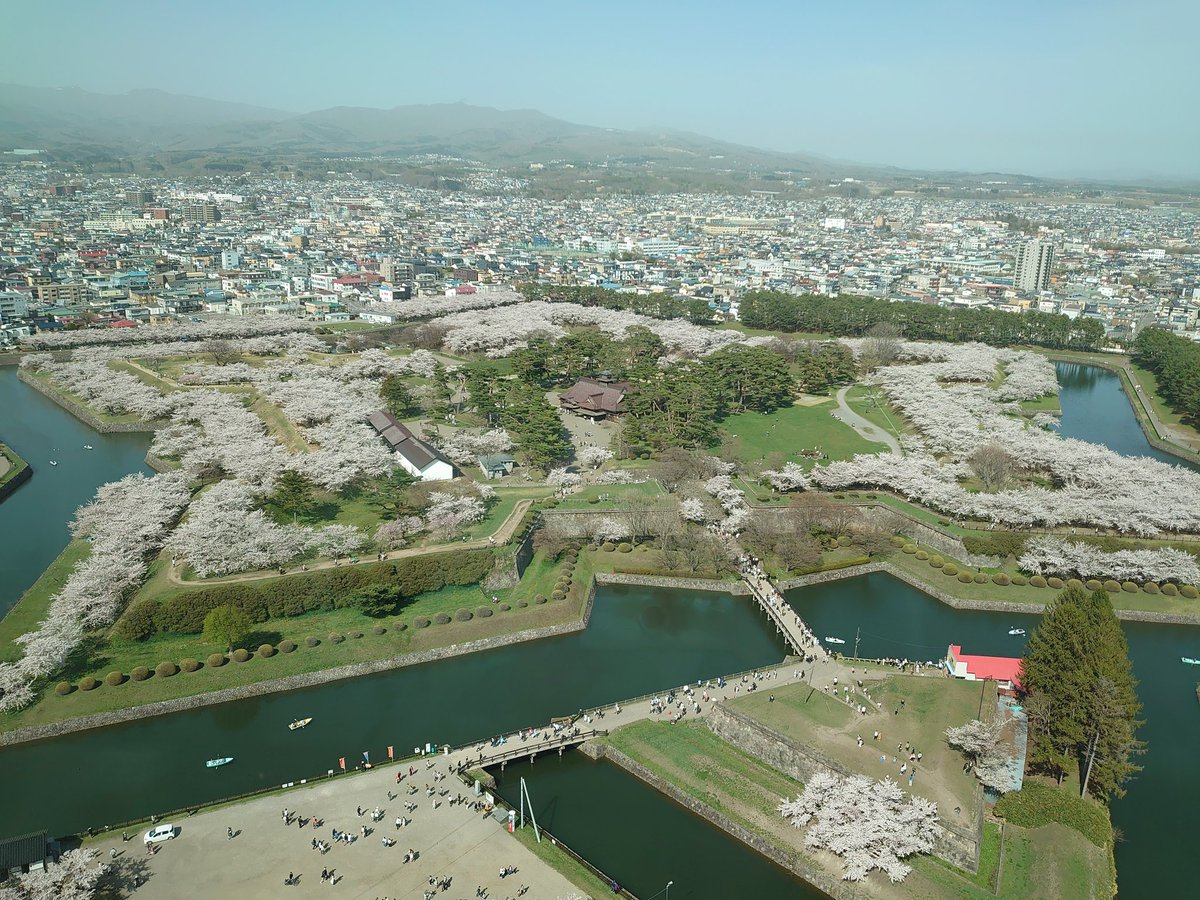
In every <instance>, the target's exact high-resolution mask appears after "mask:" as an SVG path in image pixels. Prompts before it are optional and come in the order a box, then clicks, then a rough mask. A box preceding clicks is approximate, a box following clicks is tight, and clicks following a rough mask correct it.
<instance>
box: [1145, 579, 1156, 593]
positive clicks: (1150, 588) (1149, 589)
mask: <svg viewBox="0 0 1200 900" xmlns="http://www.w3.org/2000/svg"><path fill="white" fill-rule="evenodd" d="M1142 590H1143V591H1145V592H1146V593H1147V594H1157V593H1159V590H1158V585H1157V584H1155V583H1154V582H1153V581H1147V582H1146V583H1145V584H1143V585H1142Z"/></svg>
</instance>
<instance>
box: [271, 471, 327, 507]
mask: <svg viewBox="0 0 1200 900" xmlns="http://www.w3.org/2000/svg"><path fill="white" fill-rule="evenodd" d="M314 490H315V486H314V485H313V483H312V481H311V480H309V478H308V476H307V475H302V474H300V473H299V472H297V471H295V470H294V469H287V470H286V471H284V472H282V473H280V475H279V477H278V478H276V479H275V488H274V490H272V491H271V496H270V503H271V505H272V506H274V507H275V508H276V509H278V510H279V511H280V512H283V513H285V514H287V515H290V516H296V517H298V518H301V519H303V518H307V517H308V516H309V515H311V514H312V512H313V510H314V508H315V507H316V497H315V496H314V493H313V492H314Z"/></svg>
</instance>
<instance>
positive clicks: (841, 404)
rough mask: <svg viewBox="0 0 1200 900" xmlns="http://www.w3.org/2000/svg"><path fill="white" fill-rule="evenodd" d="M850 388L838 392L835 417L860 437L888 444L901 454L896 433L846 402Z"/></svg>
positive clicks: (897, 453)
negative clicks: (856, 410) (868, 419)
mask: <svg viewBox="0 0 1200 900" xmlns="http://www.w3.org/2000/svg"><path fill="white" fill-rule="evenodd" d="M848 390H850V388H849V387H844V388H842V389H841V390H840V391H838V392H837V402H838V409H837V412H835V413H833V417H834V418H835V419H838V420H840V421H842V422H845V423H846V424H847V425H849V426H850V427H851V428H853V429H854V430H855V431H857V432H858V434H859V436H860V437H862V438H865V439H866V440H868V441H874V442H875V443H876V444H887V445H888V446H889V447H890V448H891V450H892V452H893V453H895V454H896V455H897V456H900V455H901V450H900V442H899V441H897V440H896V438H895V436H894V435H892V434H889V433H888V432H886V431H884V430H883V429H882V428H879V427H877V426H876V425H874V424H873V423H871V422H868V421H867V420H866V419H864V418H863V417H862V416H860V415H859V414H858V413H856V412H855V411H854V410H852V409H851V408H850V407H849V406H848V405H847V404H846V391H848Z"/></svg>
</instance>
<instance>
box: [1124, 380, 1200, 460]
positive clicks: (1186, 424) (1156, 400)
mask: <svg viewBox="0 0 1200 900" xmlns="http://www.w3.org/2000/svg"><path fill="white" fill-rule="evenodd" d="M1127 371H1129V372H1131V373H1132V375H1133V378H1134V380H1135V383H1136V384H1138V385H1141V388H1142V390H1141V391H1140V392H1139V396H1140V397H1141V399H1142V400H1143V401H1144V402H1147V403H1149V404H1150V408H1151V409H1153V410H1154V415H1156V416H1158V420H1159V421H1160V422H1162V423H1163V424H1164V425H1166V426H1168V427H1169V428H1171V430H1173V431H1174V432H1175V433H1176V434H1177V435H1178V436H1179V437H1180V439H1181V441H1182V443H1183V445H1184V446H1186V447H1188V448H1190V449H1191V450H1193V451H1196V452H1200V431H1198V430H1197V429H1196V426H1195V425H1194V424H1192V422H1191V420H1189V419H1187V418H1186V417H1185V416H1183V415H1182V414H1180V413H1178V412H1176V411H1175V409H1174V408H1173V407H1172V406H1171V405H1170V404H1169V403H1167V401H1166V400H1164V399H1163V397H1162V394H1160V393H1159V390H1158V376H1156V375H1155V374H1154V373H1153V372H1151V371H1150V370H1149V369H1143V368H1142V367H1141V366H1139V365H1137V364H1135V363H1130V365H1129V369H1128V370H1127Z"/></svg>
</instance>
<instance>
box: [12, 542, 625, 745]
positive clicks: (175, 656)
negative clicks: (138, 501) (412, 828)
mask: <svg viewBox="0 0 1200 900" xmlns="http://www.w3.org/2000/svg"><path fill="white" fill-rule="evenodd" d="M71 546H72V547H74V546H76V545H75V544H73V545H71ZM82 546H83V547H86V545H82ZM586 555H587V554H585V556H586ZM622 555H624V554H622ZM64 556H65V554H64ZM60 562H62V558H60ZM579 562H580V564H579V568H578V569H577V571H576V573H575V577H574V578H573V579H572V586H571V589H570V591H569V593H568V594H567V597H566V599H564V600H553V599H551V600H549V601H548V602H545V603H540V604H539V603H536V602H535V598H536V597H537V596H538V595H541V596H545V597H551V596H552V594H553V589H554V584H555V582H556V581H557V579H558V577H559V575H560V574H561V572H562V567H563V565H564V562H562V561H550V560H547V559H545V558H544V557H543V556H542V554H537V555H535V557H534V559H533V560H532V561H531V562H530V565H529V567H528V568H527V569H526V572H525V577H523V578H522V579H521V581H520V583H519V584H518V585H517V586H516V587H513V588H509V589H497V590H487V591H485V590H484V589H483V588H482V587H481V586H480V585H467V586H448V587H445V588H442V589H441V590H438V591H433V592H430V593H426V594H421V595H418V596H416V597H414V598H412V599H411V600H409V601H408V602H406V603H405V604H404V605H403V607H402V608H401V609H400V610H399V611H398V613H396V614H395V615H393V616H389V617H386V618H383V619H374V618H370V617H368V616H365V615H363V614H362V613H361V612H359V611H358V610H357V609H355V608H343V609H335V610H328V611H320V612H314V613H309V614H306V615H303V616H296V617H293V618H283V619H272V620H268V621H266V622H261V623H258V624H257V625H256V626H255V631H254V633H252V634H250V635H249V636H248V637H247V638H246V639H245V640H244V641H242V642H240V644H239V645H240V646H245V647H247V649H250V650H255V649H257V647H258V646H259V645H260V644H263V643H270V644H273V645H278V644H279V643H280V642H282V641H284V640H291V641H293V642H294V643H295V644H297V649H296V650H295V651H293V652H292V653H276V654H275V655H273V656H271V657H270V658H268V659H263V658H260V657H259V656H258V655H257V654H255V655H254V656H253V657H252V658H251V659H250V660H248V661H247V662H244V663H237V662H233V661H229V662H227V663H226V664H225V665H223V666H221V667H219V668H210V667H209V666H207V665H205V666H202V667H201V668H200V669H199V670H198V671H196V672H190V673H185V672H180V673H178V674H177V675H174V676H171V677H166V678H162V677H159V676H157V675H154V676H152V677H150V678H149V679H148V680H146V681H142V682H134V681H131V680H126V681H125V683H123V684H120V685H108V684H104V683H103V680H104V677H105V676H106V675H107V673H109V672H111V671H121V672H123V673H125V674H126V675H128V674H129V673H130V672H131V671H132V670H133V669H134V668H135V667H137V666H146V667H148V668H150V669H151V670H153V669H154V667H155V666H156V665H157V664H158V663H160V662H164V661H167V662H174V663H176V664H178V663H179V662H180V661H181V660H182V659H186V658H193V659H197V660H199V661H201V662H204V660H205V659H206V657H207V656H208V655H209V654H211V653H213V652H219V651H221V650H222V649H223V648H221V647H216V646H212V645H209V644H206V643H205V642H204V641H203V639H202V637H201V636H200V635H196V634H186V635H181V634H169V633H168V634H156V635H154V636H152V637H150V638H148V639H147V640H145V641H141V642H139V641H131V640H126V639H122V638H117V637H115V636H114V637H110V638H106V639H99V637H98V636H94V637H96V638H97V639H96V640H94V641H93V642H92V646H91V648H90V652H89V653H87V654H86V657H85V658H84V659H81V660H79V661H78V662H77V663H75V664H74V665H73V666H72V668H71V670H70V671H68V672H67V673H64V675H63V676H60V677H65V678H67V679H68V680H70V681H72V682H77V681H78V679H80V678H82V677H84V676H88V675H90V676H93V677H95V678H96V679H97V680H99V681H101V682H102V683H101V684H100V686H99V687H97V688H95V689H94V690H90V691H81V690H78V689H76V690H73V691H72V692H71V693H70V694H68V695H66V696H58V695H57V694H55V692H54V690H53V685H52V684H51V685H48V686H47V688H46V690H45V691H44V693H43V695H42V697H41V698H40V699H39V700H38V701H37V702H36V703H35V704H33V705H32V706H30V707H28V708H26V709H24V710H22V711H21V712H19V713H16V714H10V715H3V716H0V731H7V730H11V729H14V728H20V727H25V726H30V725H42V724H47V723H50V722H58V721H62V720H64V719H69V718H75V717H78V716H87V715H92V714H94V713H98V712H106V711H110V710H117V709H125V708H129V707H132V706H139V705H142V704H146V703H154V702H157V701H161V700H172V699H177V698H180V697H189V696H193V695H196V694H201V693H206V692H209V691H216V690H223V689H225V688H232V687H240V686H243V685H248V684H253V683H255V682H259V681H267V680H272V679H277V678H285V677H287V676H291V675H300V674H306V673H310V672H318V671H322V670H325V669H332V668H336V667H339V666H345V665H350V664H354V663H362V662H371V661H376V660H384V659H392V658H395V657H399V656H404V655H406V654H410V653H415V652H419V651H422V650H431V649H436V648H441V647H449V646H453V645H455V644H461V643H466V642H469V641H476V640H482V639H485V638H492V637H497V636H500V635H505V634H511V633H514V632H518V631H525V630H529V629H534V628H544V627H548V626H554V625H561V624H564V623H568V622H574V621H578V620H579V618H580V616H581V615H582V611H583V607H584V601H585V599H586V596H587V590H588V586H589V584H590V582H591V569H590V567H588V566H585V565H584V564H583V559H581V560H580V561H579ZM72 564H73V563H72ZM57 565H58V564H57V563H56V566H57ZM162 565H163V561H162V560H159V561H156V563H155V566H156V567H160V568H161V567H162ZM56 566H52V567H51V570H50V571H48V572H47V575H45V576H43V581H45V582H46V585H45V586H44V588H43V592H44V591H49V592H50V593H53V590H54V589H56V588H53V580H52V578H51V573H52V572H53V571H54V570H55V568H56ZM69 568H70V565H67V564H65V563H64V565H63V566H62V567H60V571H61V572H66V571H69ZM158 574H161V572H160V573H158ZM62 577H63V578H65V574H64V575H62ZM59 583H61V580H60V581H59ZM40 586H42V582H41V581H39V584H38V585H35V586H34V588H31V589H30V592H29V594H32V593H33V591H34V590H35V589H39V587H40ZM177 590H178V589H177ZM29 594H27V596H26V599H29ZM493 595H495V596H497V597H498V598H499V601H500V602H499V603H492V602H491V598H492V596H493ZM39 596H40V592H39ZM47 596H49V594H47ZM23 603H24V601H23ZM503 604H507V605H508V606H509V607H510V608H509V609H508V610H501V609H500V606H501V605H503ZM521 604H524V605H523V606H522V605H521ZM480 607H486V608H488V609H490V610H491V611H492V615H490V616H487V617H480V616H478V615H473V617H472V618H471V620H470V621H467V622H460V621H457V620H456V619H455V618H454V615H455V613H456V611H457V610H459V609H468V610H471V611H475V610H477V609H479V608H480ZM30 609H31V610H32V607H31V608H30ZM43 610H44V607H43ZM439 613H442V614H445V615H447V616H450V617H451V620H452V621H451V622H449V623H447V624H444V625H439V624H437V623H436V622H435V623H434V624H431V625H428V626H427V627H424V628H417V627H416V626H415V620H416V619H418V618H419V617H425V618H428V619H433V618H434V617H435V616H437V615H438V614H439ZM21 615H22V616H23V617H24V621H28V619H29V617H31V616H33V613H32V611H31V612H30V613H28V614H26V613H25V612H24V611H22V614H21ZM401 624H403V626H404V627H403V628H401V627H400V626H401ZM376 626H382V627H384V628H386V632H385V633H384V634H381V635H377V634H374V633H373V632H372V629H373V628H374V627H376ZM4 627H5V628H9V627H10V626H9V624H8V622H7V620H6V621H5V623H4ZM11 628H12V630H13V631H14V632H17V628H18V626H15V625H14V626H11ZM20 630H22V631H23V630H28V628H27V627H23V626H22V627H21V629H20ZM356 631H357V632H361V633H362V637H360V638H352V637H349V635H350V634H351V633H352V632H356ZM17 633H19V632H17ZM332 634H338V635H343V636H345V639H344V640H343V641H341V642H340V643H335V642H334V641H333V640H331V639H330V635H332ZM308 637H315V638H317V639H318V640H319V641H320V644H319V645H318V646H316V647H308V646H306V645H305V639H306V638H308ZM6 646H7V645H6Z"/></svg>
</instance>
